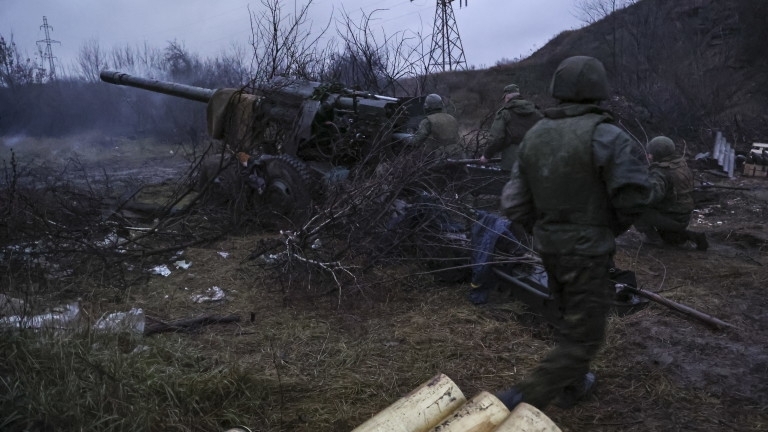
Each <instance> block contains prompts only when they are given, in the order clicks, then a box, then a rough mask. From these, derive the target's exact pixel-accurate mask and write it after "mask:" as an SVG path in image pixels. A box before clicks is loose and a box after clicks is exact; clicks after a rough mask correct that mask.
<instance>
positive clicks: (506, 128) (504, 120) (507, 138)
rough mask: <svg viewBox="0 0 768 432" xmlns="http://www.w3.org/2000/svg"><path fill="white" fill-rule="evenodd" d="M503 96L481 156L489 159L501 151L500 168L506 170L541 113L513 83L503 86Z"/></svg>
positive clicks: (514, 159) (512, 162)
mask: <svg viewBox="0 0 768 432" xmlns="http://www.w3.org/2000/svg"><path fill="white" fill-rule="evenodd" d="M504 98H505V101H504V106H503V107H501V109H499V110H498V111H497V112H496V118H494V120H493V124H491V129H490V131H489V134H490V138H489V140H488V145H487V146H486V148H485V151H484V152H483V156H484V157H485V158H487V159H490V158H492V157H493V156H494V155H496V153H499V152H501V168H503V169H507V170H508V169H512V166H513V165H514V164H515V161H516V160H517V147H518V144H520V141H522V140H523V137H524V136H525V133H526V132H528V129H530V128H531V126H533V125H534V124H536V122H537V121H539V120H540V119H541V117H542V115H541V113H540V112H539V110H538V109H536V106H535V105H534V104H533V103H532V102H529V101H527V100H525V99H523V98H521V97H520V90H519V89H518V87H517V85H515V84H510V85H508V86H506V87H504Z"/></svg>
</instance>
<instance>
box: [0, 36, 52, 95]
mask: <svg viewBox="0 0 768 432" xmlns="http://www.w3.org/2000/svg"><path fill="white" fill-rule="evenodd" d="M25 57H26V56H24V55H22V53H21V51H20V50H19V48H18V47H17V46H16V43H15V42H14V41H13V34H11V37H10V38H9V40H8V41H6V40H5V38H3V36H2V35H0V86H3V87H15V86H21V85H26V84H32V83H41V82H43V81H45V79H46V78H47V76H46V73H45V69H44V68H43V67H42V66H41V65H40V64H39V63H38V62H37V61H36V60H33V59H30V58H29V57H26V58H25Z"/></svg>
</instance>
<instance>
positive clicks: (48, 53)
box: [37, 16, 61, 79]
mask: <svg viewBox="0 0 768 432" xmlns="http://www.w3.org/2000/svg"><path fill="white" fill-rule="evenodd" d="M40 28H41V29H43V30H45V39H43V40H39V41H37V43H38V44H39V43H41V42H45V52H43V53H42V57H43V61H45V60H46V59H48V73H49V74H50V77H51V79H55V78H56V62H55V61H54V60H55V59H56V57H55V56H54V55H53V48H51V44H52V43H57V44H60V43H61V42H59V41H57V40H53V39H51V33H50V32H51V31H53V27H51V26H49V25H48V18H46V17H45V16H43V25H41V26H40ZM38 50H40V46H39V45H38Z"/></svg>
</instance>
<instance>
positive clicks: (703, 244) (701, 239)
mask: <svg viewBox="0 0 768 432" xmlns="http://www.w3.org/2000/svg"><path fill="white" fill-rule="evenodd" d="M685 233H686V234H688V238H689V239H690V240H692V241H693V242H694V243H696V249H698V250H700V251H705V250H707V249H709V242H708V241H707V235H706V234H705V233H703V232H694V231H686V232H685Z"/></svg>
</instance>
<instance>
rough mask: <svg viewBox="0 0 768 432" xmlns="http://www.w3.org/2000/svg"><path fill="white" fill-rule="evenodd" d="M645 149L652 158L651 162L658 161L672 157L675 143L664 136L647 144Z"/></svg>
mask: <svg viewBox="0 0 768 432" xmlns="http://www.w3.org/2000/svg"><path fill="white" fill-rule="evenodd" d="M646 149H647V150H648V153H650V154H651V156H653V160H655V161H660V160H664V159H665V158H668V157H670V156H674V154H675V143H674V142H672V140H671V139H669V138H667V137H665V136H657V137H656V138H654V139H652V140H651V141H650V142H648V145H647V146H646Z"/></svg>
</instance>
